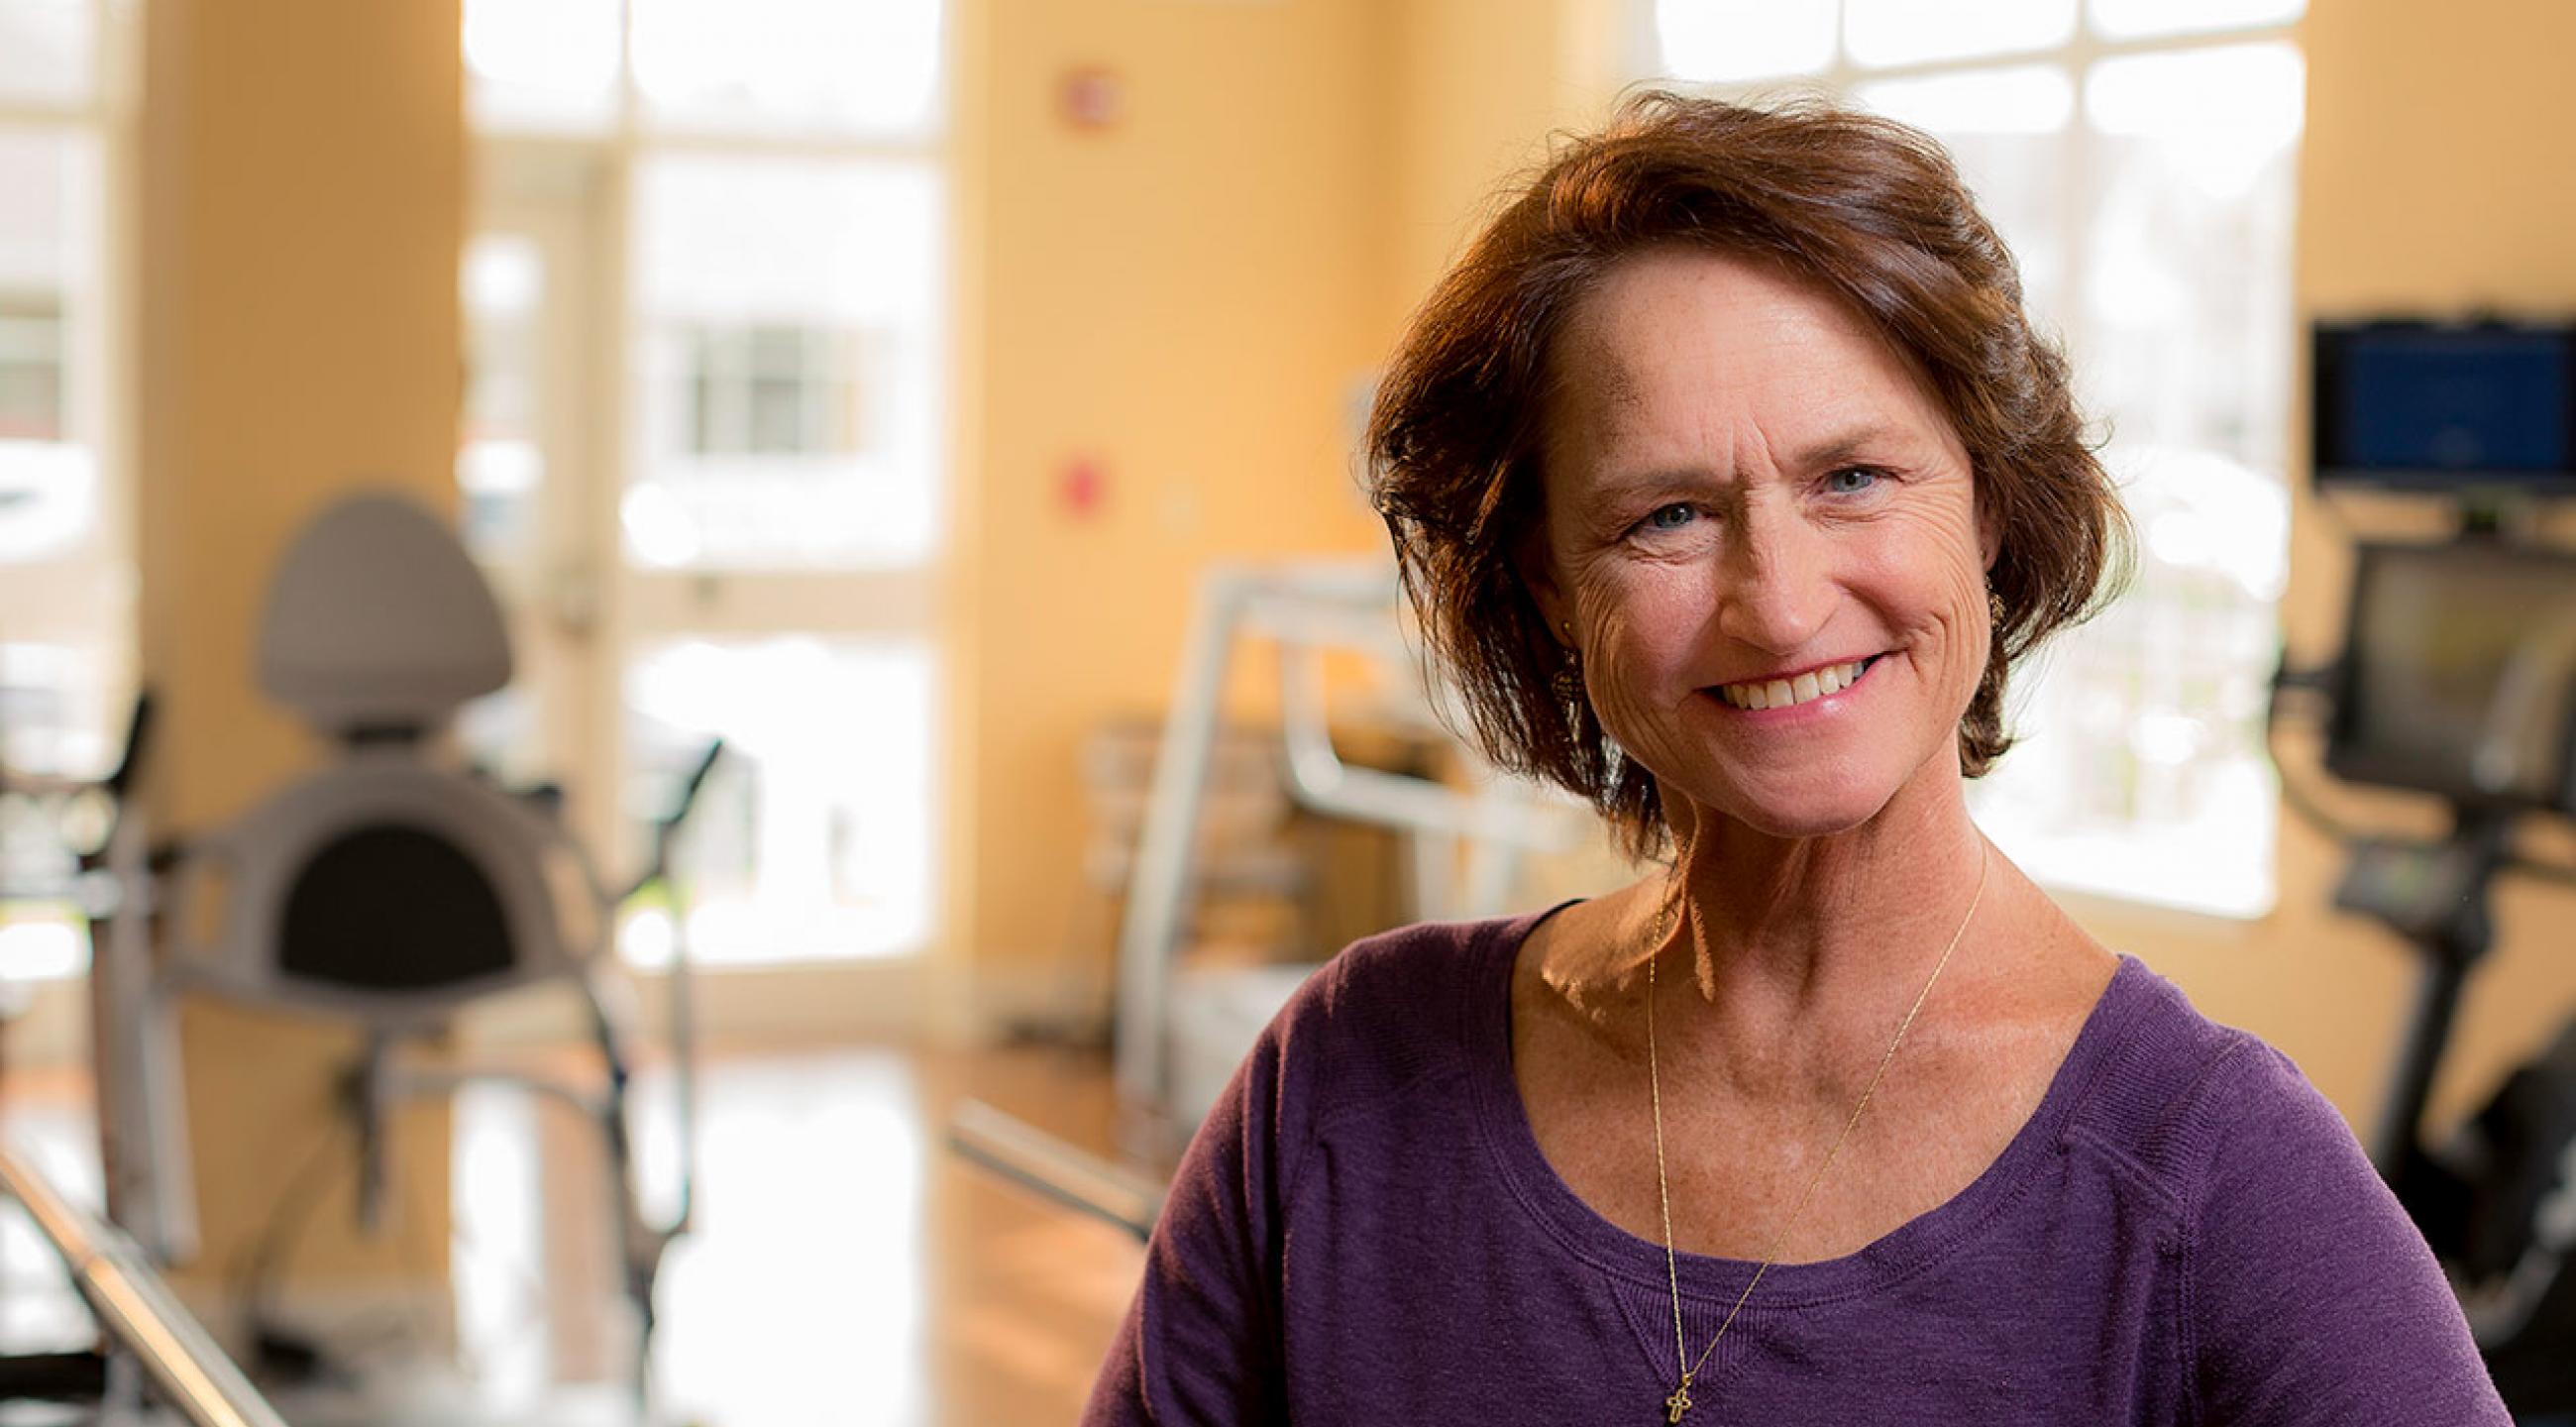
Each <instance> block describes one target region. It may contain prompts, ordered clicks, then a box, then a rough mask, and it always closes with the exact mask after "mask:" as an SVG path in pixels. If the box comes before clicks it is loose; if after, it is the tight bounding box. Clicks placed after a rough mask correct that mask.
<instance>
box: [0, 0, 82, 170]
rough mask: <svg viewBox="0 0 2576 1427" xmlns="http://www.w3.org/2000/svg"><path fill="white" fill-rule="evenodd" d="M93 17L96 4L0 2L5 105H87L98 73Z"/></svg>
mask: <svg viewBox="0 0 2576 1427" xmlns="http://www.w3.org/2000/svg"><path fill="white" fill-rule="evenodd" d="M93 18H94V16H93V12H92V11H91V9H90V0H0V104H26V103H36V104H81V103H84V102H86V101H87V100H88V99H89V97H90V94H91V91H92V89H93V88H94V84H95V76H96V75H97V72H98V64H97V50H98V34H97V27H96V26H95V25H93V24H92V23H91V21H92V19H93ZM5 191H6V190H0V192H5Z"/></svg>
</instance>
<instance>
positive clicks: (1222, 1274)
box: [1082, 983, 1312, 1427]
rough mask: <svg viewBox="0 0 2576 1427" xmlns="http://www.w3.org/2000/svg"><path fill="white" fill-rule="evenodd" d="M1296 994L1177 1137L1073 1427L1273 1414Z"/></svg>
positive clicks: (1277, 1418) (1253, 1420) (1276, 1412)
mask: <svg viewBox="0 0 2576 1427" xmlns="http://www.w3.org/2000/svg"><path fill="white" fill-rule="evenodd" d="M1311 989H1312V986H1311V983H1310V986H1309V990H1310V991H1311ZM1306 1000H1307V994H1306V993H1301V994H1300V996H1299V997H1298V998H1297V999H1296V1000H1294V1001H1292V1002H1291V1003H1290V1005H1289V1008H1288V1009H1287V1010H1285V1011H1283V1012H1281V1014H1280V1016H1279V1019H1278V1020H1276V1021H1273V1022H1272V1023H1271V1025H1270V1027H1269V1029H1267V1030H1265V1031H1263V1032H1262V1035H1261V1038H1260V1040H1259V1041H1258V1042H1257V1043H1255V1045H1254V1047H1253V1050H1252V1053H1251V1055H1249V1056H1248V1057H1246V1058H1245V1060H1244V1062H1243V1064H1242V1065H1241V1066H1239V1067H1238V1068H1237V1069H1236V1070H1235V1073H1234V1078H1233V1079H1232V1080H1231V1081H1230V1082H1228V1084H1227V1085H1226V1088H1225V1092H1224V1093H1223V1094H1222V1095H1220V1096H1218V1097H1217V1102H1216V1105H1215V1107H1214V1108H1213V1109H1211V1110H1210V1111H1209V1113H1208V1117H1207V1119H1206V1120H1205V1121H1203V1122H1202V1123H1201V1124H1200V1126H1199V1129H1198V1133H1197V1134H1196V1135H1194V1136H1193V1137H1192V1138H1191V1140H1190V1146H1189V1149H1188V1151H1187V1153H1185V1154H1184V1155H1183V1156H1182V1159H1181V1164H1180V1167H1179V1169H1178V1170H1177V1171H1176V1172H1175V1173H1174V1175H1173V1178H1172V1187H1171V1192H1170V1194H1169V1195H1168V1196H1167V1197H1166V1198H1165V1200H1164V1202H1163V1209H1162V1213H1161V1215H1160V1216H1159V1217H1158V1218H1157V1219H1156V1220H1155V1223H1154V1230H1153V1234H1152V1237H1151V1238H1150V1239H1149V1240H1148V1242H1147V1245H1146V1250H1145V1276H1144V1281H1143V1283H1142V1284H1140V1285H1139V1286H1138V1288H1137V1290H1136V1297H1135V1299H1134V1300H1133V1301H1132V1302H1131V1303H1130V1304H1129V1305H1128V1309H1127V1317H1126V1320H1125V1321H1124V1322H1123V1323H1122V1324H1121V1325H1120V1327H1119V1329H1118V1336H1117V1339H1116V1340H1115V1341H1114V1342H1113V1343H1112V1344H1111V1346H1110V1349H1109V1356H1108V1358H1107V1360H1106V1361H1105V1362H1104V1363H1103V1364H1102V1366H1101V1370H1100V1377H1099V1379H1098V1380H1097V1381H1096V1382H1095V1383H1094V1384H1093V1387H1092V1393H1091V1403H1090V1406H1089V1408H1088V1409H1087V1410H1086V1411H1085V1412H1084V1414H1083V1418H1082V1421H1083V1424H1084V1427H1127V1424H1135V1423H1149V1422H1150V1423H1164V1424H1181V1423H1189V1424H1199V1423H1209V1424H1214V1423H1226V1424H1234V1423H1242V1424H1260V1423H1274V1422H1285V1421H1286V1420H1287V1409H1286V1406H1285V1401H1284V1390H1283V1387H1282V1366H1281V1355H1280V1347H1279V1344H1280V1331H1279V1305H1280V1294H1279V1274H1280V1265H1281V1261H1282V1248H1283V1244H1282V1234H1283V1230H1282V1222H1283V1219H1282V1216H1283V1213H1284V1210H1285V1193H1284V1189H1283V1171H1284V1169H1285V1166H1284V1165H1283V1164H1282V1162H1281V1161H1282V1159H1283V1156H1282V1155H1281V1153H1280V1145H1281V1142H1282V1132H1281V1128H1280V1122H1281V1118H1282V1115H1281V1111H1282V1108H1283V1106H1284V1105H1286V1104H1287V1103H1288V1102H1289V1101H1290V1099H1291V1097H1290V1095H1289V1094H1288V1088H1287V1085H1286V1076H1285V1075H1284V1073H1283V1067H1284V1066H1285V1065H1286V1064H1287V1061H1288V1056H1287V1055H1286V1048H1287V1042H1288V1040H1289V1039H1290V1038H1291V1034H1292V1033H1291V1032H1290V1030H1289V1027H1290V1026H1291V1025H1292V1024H1293V1022H1294V1020H1295V1018H1296V1016H1297V1013H1298V1009H1299V1005H1300V1004H1301V1003H1302V1002H1304V1001H1306Z"/></svg>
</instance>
